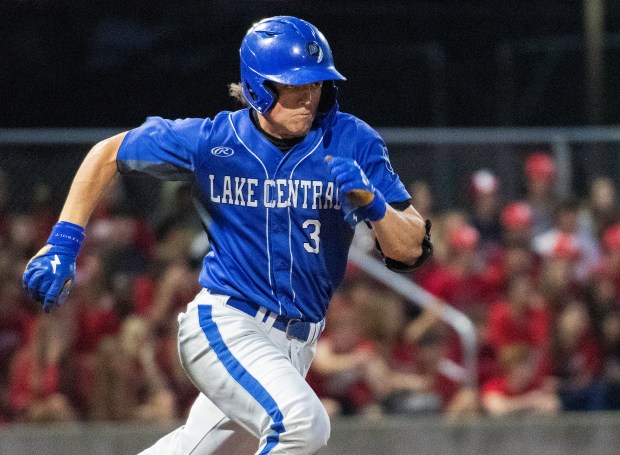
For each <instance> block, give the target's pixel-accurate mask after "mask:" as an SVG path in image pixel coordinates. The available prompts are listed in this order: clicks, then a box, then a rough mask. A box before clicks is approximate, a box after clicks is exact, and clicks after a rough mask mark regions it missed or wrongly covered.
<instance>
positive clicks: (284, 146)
mask: <svg viewBox="0 0 620 455" xmlns="http://www.w3.org/2000/svg"><path fill="white" fill-rule="evenodd" d="M250 118H251V119H252V123H253V124H254V126H255V127H256V129H257V130H258V131H259V132H260V133H261V134H262V135H263V136H265V138H266V139H267V140H268V141H269V142H271V143H272V144H273V145H275V146H276V147H277V148H278V149H280V151H281V152H282V153H286V152H288V151H289V150H290V149H292V148H293V146H295V145H297V144H299V143H300V142H301V141H303V139H304V138H303V137H294V138H289V139H286V138H279V137H275V136H272V135H271V134H269V133H268V132H266V131H265V130H264V129H263V127H262V126H261V124H260V122H259V120H258V114H257V113H256V111H255V110H254V109H250Z"/></svg>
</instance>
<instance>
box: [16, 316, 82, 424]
mask: <svg viewBox="0 0 620 455" xmlns="http://www.w3.org/2000/svg"><path fill="white" fill-rule="evenodd" d="M64 319H66V315H65V314H64V313H63V312H62V311H59V312H57V313H54V316H47V317H40V318H38V320H37V324H36V327H35V329H34V332H33V333H32V336H31V337H30V339H29V340H28V342H27V344H26V345H25V346H24V347H22V348H21V349H20V350H19V351H18V352H17V354H15V356H14V357H13V359H12V361H11V365H10V373H9V374H10V378H9V390H8V401H9V404H10V406H11V411H12V414H13V415H14V416H15V418H16V419H17V420H22V421H28V422H59V421H70V420H74V419H75V417H76V415H75V411H74V409H73V408H72V406H71V403H70V400H69V398H68V396H67V394H66V393H65V390H64V387H63V383H62V373H63V369H62V362H63V359H64V358H65V357H66V354H67V347H68V346H67V342H66V340H67V337H66V336H64V335H65V332H66V324H65V323H64Z"/></svg>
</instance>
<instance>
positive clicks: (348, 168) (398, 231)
mask: <svg viewBox="0 0 620 455" xmlns="http://www.w3.org/2000/svg"><path fill="white" fill-rule="evenodd" d="M373 158H374V160H373ZM368 161H369V163H366V164H367V168H370V169H373V168H374V170H375V172H374V175H372V176H371V177H370V178H369V177H367V176H366V172H365V171H364V170H363V169H362V167H361V166H360V165H359V164H358V162H357V161H355V160H354V159H352V158H348V157H331V156H328V157H327V158H326V162H327V166H328V169H329V172H330V176H331V178H332V179H333V180H334V182H335V183H336V185H337V187H338V189H339V191H340V194H345V195H346V203H347V204H348V205H349V206H351V207H352V210H349V212H348V213H347V214H346V215H345V220H351V219H353V220H354V221H355V222H357V221H361V220H365V221H367V222H369V223H370V225H371V226H372V228H373V232H374V235H375V237H376V239H377V243H378V247H379V249H380V250H381V252H382V254H383V256H384V258H385V263H386V265H387V266H388V267H389V268H390V269H392V270H395V271H401V272H405V271H409V270H412V269H415V268H417V267H420V266H421V265H422V264H424V262H426V260H428V258H429V257H430V256H431V255H432V251H433V245H432V243H431V240H430V228H431V223H430V221H429V220H426V221H425V220H424V219H423V218H422V216H421V215H420V214H419V213H418V211H417V210H416V209H415V208H414V207H413V206H412V205H411V204H409V203H408V199H409V194H408V193H407V192H406V190H405V189H404V187H403V186H402V183H401V182H400V180H399V179H398V176H397V175H396V174H395V173H394V171H393V170H392V169H391V165H390V166H388V165H389V161H388V159H387V156H386V152H385V153H384V154H383V156H381V155H379V156H378V157H377V154H375V156H372V155H371V157H370V160H368ZM371 161H374V162H373V163H371ZM373 164H374V166H373ZM373 179H374V180H378V181H381V182H382V183H383V187H384V188H385V189H386V190H387V197H389V198H390V199H391V200H396V201H402V200H405V199H406V200H407V202H404V203H399V202H396V203H392V204H389V203H386V195H384V193H383V192H382V191H380V190H379V189H378V188H377V187H375V185H373V182H372V181H371V180H373Z"/></svg>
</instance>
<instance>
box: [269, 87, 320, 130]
mask: <svg viewBox="0 0 620 455" xmlns="http://www.w3.org/2000/svg"><path fill="white" fill-rule="evenodd" d="M274 85H275V87H276V90H277V92H278V100H277V102H276V103H275V104H274V106H273V107H272V108H271V109H269V111H267V112H266V113H265V114H263V115H259V116H258V118H259V122H260V124H261V127H262V128H263V129H264V130H265V131H266V132H267V133H269V134H271V135H272V136H274V137H277V138H280V139H291V138H296V137H302V136H305V135H306V134H308V132H309V131H310V128H311V127H312V122H314V118H315V117H316V111H317V109H318V107H319V100H320V98H321V87H322V85H323V83H322V82H312V83H310V84H303V85H284V84H274Z"/></svg>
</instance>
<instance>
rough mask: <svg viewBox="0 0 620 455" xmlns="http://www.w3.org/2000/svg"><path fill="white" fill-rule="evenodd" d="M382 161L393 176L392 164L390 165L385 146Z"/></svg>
mask: <svg viewBox="0 0 620 455" xmlns="http://www.w3.org/2000/svg"><path fill="white" fill-rule="evenodd" d="M383 159H384V160H385V167H386V168H387V170H388V172H389V173H390V174H394V168H392V163H390V155H388V148H387V147H386V146H383Z"/></svg>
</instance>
